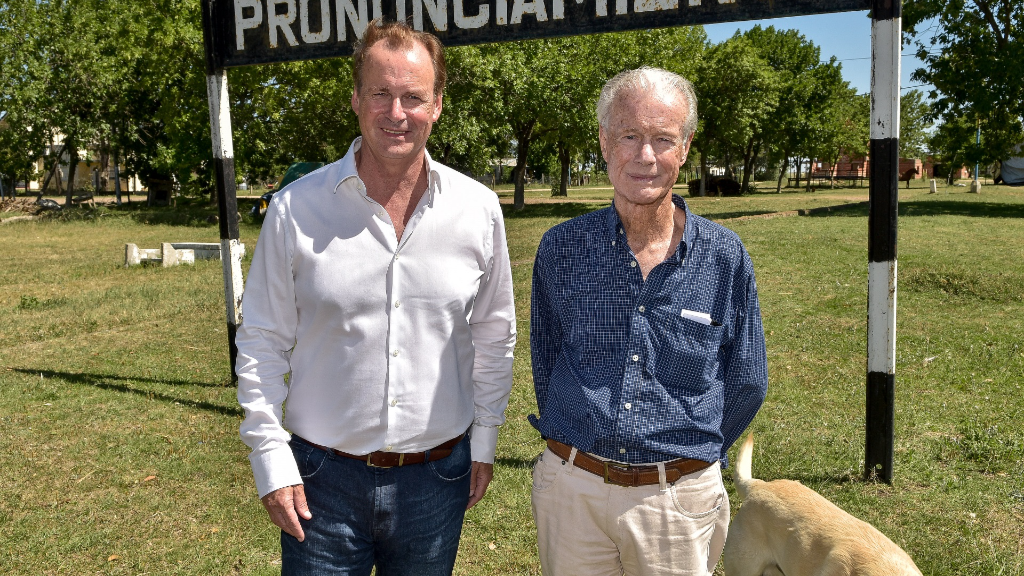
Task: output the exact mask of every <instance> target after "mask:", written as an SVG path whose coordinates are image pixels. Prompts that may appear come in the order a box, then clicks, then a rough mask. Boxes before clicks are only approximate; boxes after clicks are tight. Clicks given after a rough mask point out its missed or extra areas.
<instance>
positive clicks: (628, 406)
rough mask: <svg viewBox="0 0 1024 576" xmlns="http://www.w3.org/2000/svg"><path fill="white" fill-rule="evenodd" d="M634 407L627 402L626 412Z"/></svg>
mask: <svg viewBox="0 0 1024 576" xmlns="http://www.w3.org/2000/svg"><path fill="white" fill-rule="evenodd" d="M632 407H633V405H632V404H630V403H629V402H626V410H629V409H631V408H632Z"/></svg>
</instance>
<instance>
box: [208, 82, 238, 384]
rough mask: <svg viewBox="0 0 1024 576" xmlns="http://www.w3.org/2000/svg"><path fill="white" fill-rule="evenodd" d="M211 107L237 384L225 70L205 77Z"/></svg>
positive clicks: (234, 208)
mask: <svg viewBox="0 0 1024 576" xmlns="http://www.w3.org/2000/svg"><path fill="white" fill-rule="evenodd" d="M206 91H207V95H208V97H209V103H210V138H211V140H212V141H213V159H214V163H215V165H216V172H217V200H218V208H219V216H220V233H221V234H220V238H221V240H220V243H221V264H222V265H223V267H224V303H225V307H226V312H227V328H228V353H229V355H230V356H231V378H232V380H235V379H236V378H237V376H236V375H235V356H236V355H237V353H238V349H237V348H236V347H235V332H236V331H237V330H238V326H239V325H240V324H241V323H242V289H243V285H244V284H243V279H242V254H243V250H244V249H243V247H242V246H241V245H240V244H239V241H238V202H237V199H236V197H235V158H234V156H235V154H234V147H233V145H232V139H231V109H230V101H229V100H228V76H227V71H226V70H224V69H219V70H214V71H213V72H212V73H210V74H208V75H207V76H206Z"/></svg>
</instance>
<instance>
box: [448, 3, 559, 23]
mask: <svg viewBox="0 0 1024 576" xmlns="http://www.w3.org/2000/svg"><path fill="white" fill-rule="evenodd" d="M462 1H463V0H454V6H455V26H456V27H458V28H462V29H464V30H470V29H473V28H480V27H481V26H483V25H484V24H487V21H488V20H489V19H490V18H491V11H490V9H491V7H490V6H488V5H487V4H481V5H480V12H479V13H477V15H476V16H466V9H465V7H464V6H463V4H462ZM560 1H561V0H555V2H560Z"/></svg>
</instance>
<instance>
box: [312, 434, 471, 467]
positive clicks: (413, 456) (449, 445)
mask: <svg viewBox="0 0 1024 576" xmlns="http://www.w3.org/2000/svg"><path fill="white" fill-rule="evenodd" d="M465 436H466V434H465V433H463V434H459V435H458V436H457V437H456V438H452V439H451V440H449V441H447V442H445V443H444V444H440V445H438V446H435V447H433V448H431V449H430V450H426V451H423V452H405V453H399V452H383V451H379V450H378V451H377V452H370V453H369V454H363V455H362V456H358V455H356V454H349V453H348V452H342V451H341V450H335V449H334V448H328V447H327V446H321V445H319V444H315V443H313V442H310V441H309V440H306V439H305V438H302V437H300V436H298V435H296V434H292V438H295V439H296V440H298V441H300V442H303V443H305V444H309V445H310V446H312V447H314V448H319V449H321V450H324V451H326V452H330V453H331V454H334V455H335V456H342V457H344V458H351V459H353V460H362V461H363V462H366V465H367V466H373V467H375V468H393V467H395V466H408V465H410V464H422V463H424V462H434V461H435V460H441V459H442V458H447V457H448V456H449V455H451V453H452V449H453V448H455V445H456V444H458V443H459V442H461V441H462V439H463V438H465Z"/></svg>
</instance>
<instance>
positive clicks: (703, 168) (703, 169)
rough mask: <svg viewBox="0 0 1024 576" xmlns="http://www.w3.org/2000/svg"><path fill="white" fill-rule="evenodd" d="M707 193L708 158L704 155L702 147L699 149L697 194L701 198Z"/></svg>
mask: <svg viewBox="0 0 1024 576" xmlns="http://www.w3.org/2000/svg"><path fill="white" fill-rule="evenodd" d="M707 194H708V158H707V156H705V155H704V149H703V148H702V149H701V151H700V191H699V192H698V193H697V196H700V197H701V198H703V197H705V196H707Z"/></svg>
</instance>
